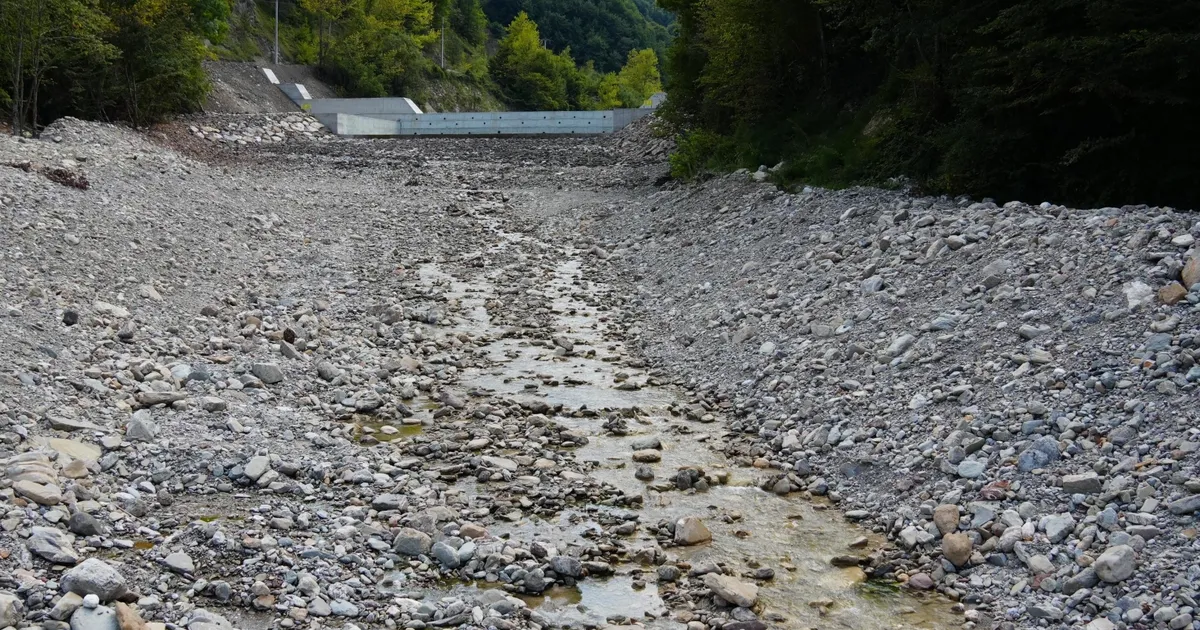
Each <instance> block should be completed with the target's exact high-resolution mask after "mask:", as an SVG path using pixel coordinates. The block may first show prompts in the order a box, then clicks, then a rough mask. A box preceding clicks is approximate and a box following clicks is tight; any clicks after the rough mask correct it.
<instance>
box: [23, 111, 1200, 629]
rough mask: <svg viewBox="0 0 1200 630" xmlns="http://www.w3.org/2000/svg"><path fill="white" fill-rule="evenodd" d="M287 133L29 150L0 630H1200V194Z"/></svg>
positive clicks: (605, 141) (81, 128) (102, 133)
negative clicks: (819, 184) (976, 192)
mask: <svg viewBox="0 0 1200 630" xmlns="http://www.w3.org/2000/svg"><path fill="white" fill-rule="evenodd" d="M255 120H256V119H248V118H245V117H240V118H239V117H233V118H228V119H221V118H214V119H210V120H196V121H190V122H185V123H182V124H179V125H176V126H174V127H171V128H167V129H164V130H159V131H162V132H164V133H158V132H156V133H154V134H150V135H140V134H137V133H134V132H131V131H128V130H124V129H120V128H116V127H112V126H107V125H97V124H89V123H80V122H78V121H69V120H68V121H62V122H60V123H58V124H56V125H54V126H52V127H51V128H50V129H48V130H47V131H46V133H45V134H44V136H43V139H42V140H38V141H32V140H20V139H14V138H4V139H3V140H0V213H2V215H3V216H2V217H0V242H3V243H4V246H3V247H2V248H0V338H2V339H4V343H3V344H0V425H2V426H0V458H2V459H3V460H4V466H3V470H2V472H3V475H2V479H0V497H2V498H3V501H4V502H5V511H4V514H3V520H2V522H0V569H3V570H2V571H0V627H7V626H13V627H18V628H45V629H46V630H65V629H66V628H67V627H70V628H72V630H134V629H141V628H146V627H148V626H154V627H159V628H164V627H169V628H175V627H180V628H188V630H215V629H220V628H233V627H237V628H248V629H249V628H289V629H293V628H295V629H301V628H312V629H317V628H324V627H338V628H350V629H354V628H359V629H365V628H376V627H379V628H389V629H390V628H412V629H421V628H437V627H465V628H500V629H505V628H555V627H584V628H592V627H608V626H613V627H641V628H667V629H671V630H684V629H686V630H754V629H758V628H768V627H779V628H825V627H854V628H880V629H882V628H897V627H900V628H950V627H960V626H961V627H965V628H991V627H1005V628H1024V627H1032V626H1046V627H1088V628H1091V629H1092V630H1098V629H1104V628H1158V627H1163V628H1175V629H1176V630H1179V629H1181V628H1188V627H1197V626H1198V625H1200V622H1197V621H1195V620H1193V614H1194V613H1193V610H1192V608H1193V606H1194V604H1195V602H1194V599H1193V598H1194V597H1195V596H1196V594H1195V589H1196V583H1197V578H1200V564H1198V561H1197V546H1196V545H1197V543H1196V542H1195V537H1196V536H1195V534H1196V530H1195V527H1196V520H1195V519H1196V513H1197V510H1198V509H1200V479H1198V477H1200V475H1198V473H1197V470H1196V453H1195V449H1196V446H1197V444H1200V435H1197V433H1198V432H1200V423H1198V422H1197V420H1198V419H1200V415H1198V414H1200V405H1198V404H1197V382H1198V380H1200V368H1198V367H1197V366H1196V361H1195V359H1196V354H1197V353H1198V352H1200V327H1198V324H1197V322H1198V318H1197V304H1198V303H1200V288H1198V287H1200V285H1197V279H1196V274H1197V272H1198V271H1200V269H1197V262H1196V245H1195V244H1194V237H1195V236H1196V235H1197V234H1200V226H1198V225H1197V220H1198V219H1200V217H1197V216H1196V215H1195V214H1189V213H1184V212H1178V211H1170V210H1166V209H1155V208H1124V209H1119V210H1118V209H1103V210H1090V211H1083V210H1072V209H1067V208H1061V207H1057V206H1053V205H1049V204H1045V205H1043V206H1040V207H1039V206H1035V207H1029V206H1023V205H1019V204H1018V205H1011V204H1010V205H1008V206H1005V207H996V206H995V205H992V204H972V203H970V202H965V201H964V202H961V203H959V202H956V201H952V200H945V199H919V198H911V197H906V196H903V195H900V194H894V193H887V192H881V191H870V190H856V191H844V192H837V193H834V192H826V191H806V192H804V193H800V194H785V193H782V192H779V191H777V190H775V189H774V188H773V187H772V186H770V185H769V184H761V183H753V182H752V181H751V178H750V177H748V176H747V175H746V174H739V175H736V176H730V177H726V178H722V179H717V180H713V181H710V182H707V183H705V184H703V185H700V186H694V187H692V186H675V185H668V186H667V187H665V188H663V187H656V186H655V184H656V183H661V181H662V175H663V173H664V172H665V166H664V164H663V156H664V154H665V153H666V151H667V150H668V149H669V143H667V142H665V141H662V140H659V139H655V138H653V137H652V134H650V131H649V127H648V125H645V124H643V125H638V126H635V127H634V128H632V129H629V130H626V131H625V132H622V133H621V134H617V136H616V137H611V138H602V139H588V138H549V139H540V138H522V139H504V140H498V139H446V140H437V139H424V140H406V141H376V142H369V141H357V140H343V139H336V138H332V139H331V138H320V137H318V135H319V134H318V133H316V132H313V133H309V131H310V130H308V127H306V126H305V123H304V121H303V120H296V121H288V120H286V119H285V120H283V121H282V123H281V124H284V125H292V124H295V125H298V126H299V127H301V128H292V130H293V131H295V132H296V133H295V134H292V135H288V134H286V133H283V134H277V133H275V132H271V131H270V129H268V128H267V127H266V126H265V125H267V123H266V122H263V123H261V124H260V123H259V122H255ZM272 124H274V123H272ZM189 125H191V126H194V127H195V128H196V129H195V130H190V129H189V128H188V126H189ZM206 127H207V128H209V129H213V130H217V131H218V132H219V133H215V134H214V133H212V132H210V131H208V130H206V129H205V128H206ZM263 129H266V131H265V132H264V133H265V134H266V136H268V137H272V140H273V141H266V140H263V141H261V142H259V141H255V140H253V139H254V138H260V137H264V136H263V134H260V133H259V131H261V130H263ZM280 129H281V130H282V129H283V128H282V127H280ZM198 134H203V137H200V135H198ZM275 135H280V137H281V138H282V139H283V140H284V141H275V140H274V138H273V136H275ZM234 136H238V137H240V138H242V139H243V140H244V142H238V141H237V140H236V139H234V138H233V137H234ZM209 140H213V141H211V142H210V141H209ZM168 143H174V146H171V145H169V144H168ZM866 578H875V579H872V580H869V581H867V582H864V581H863V580H864V579H866ZM893 586H899V587H900V588H893Z"/></svg>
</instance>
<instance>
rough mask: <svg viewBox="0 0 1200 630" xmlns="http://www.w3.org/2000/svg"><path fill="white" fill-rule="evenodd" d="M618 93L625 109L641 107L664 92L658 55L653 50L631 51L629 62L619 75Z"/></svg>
mask: <svg viewBox="0 0 1200 630" xmlns="http://www.w3.org/2000/svg"><path fill="white" fill-rule="evenodd" d="M617 91H618V93H619V94H620V98H619V100H620V102H621V103H622V105H623V106H625V107H641V106H642V104H643V103H645V102H646V101H648V100H650V96H651V95H653V94H655V93H656V92H661V91H662V76H661V75H660V74H659V72H658V55H657V54H655V52H654V49H653V48H647V49H645V50H631V51H629V60H628V61H627V62H626V63H625V66H624V67H622V68H621V72H619V73H618V74H617Z"/></svg>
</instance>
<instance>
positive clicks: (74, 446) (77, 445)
mask: <svg viewBox="0 0 1200 630" xmlns="http://www.w3.org/2000/svg"><path fill="white" fill-rule="evenodd" d="M34 441H35V442H37V443H38V444H39V445H41V446H45V447H46V448H49V449H50V450H52V451H54V452H55V453H58V454H60V455H66V456H67V457H70V458H71V459H79V460H83V461H85V462H87V463H89V464H90V463H93V462H98V461H100V455H101V450H100V447H99V446H96V445H94V444H85V443H83V442H79V441H76V440H68V439H65V438H34Z"/></svg>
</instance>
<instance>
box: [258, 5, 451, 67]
mask: <svg viewBox="0 0 1200 630" xmlns="http://www.w3.org/2000/svg"><path fill="white" fill-rule="evenodd" d="M276 2H278V0H276ZM445 69H446V16H444V15H443V16H442V70H445Z"/></svg>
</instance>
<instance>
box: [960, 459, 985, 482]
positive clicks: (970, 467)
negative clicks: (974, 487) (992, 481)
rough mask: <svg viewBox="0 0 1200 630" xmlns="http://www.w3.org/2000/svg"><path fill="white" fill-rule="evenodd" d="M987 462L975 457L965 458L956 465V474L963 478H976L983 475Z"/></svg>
mask: <svg viewBox="0 0 1200 630" xmlns="http://www.w3.org/2000/svg"><path fill="white" fill-rule="evenodd" d="M986 469H987V464H986V463H984V462H981V461H979V460H975V459H965V460H963V461H962V462H961V463H959V465H958V476H959V477H962V478H963V479H976V478H978V477H981V476H983V471H984V470H986Z"/></svg>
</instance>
